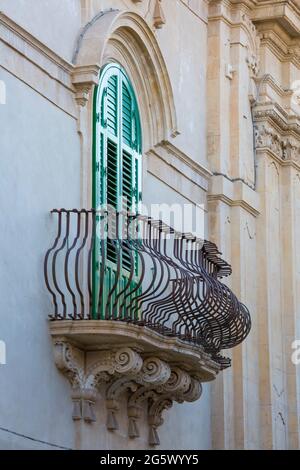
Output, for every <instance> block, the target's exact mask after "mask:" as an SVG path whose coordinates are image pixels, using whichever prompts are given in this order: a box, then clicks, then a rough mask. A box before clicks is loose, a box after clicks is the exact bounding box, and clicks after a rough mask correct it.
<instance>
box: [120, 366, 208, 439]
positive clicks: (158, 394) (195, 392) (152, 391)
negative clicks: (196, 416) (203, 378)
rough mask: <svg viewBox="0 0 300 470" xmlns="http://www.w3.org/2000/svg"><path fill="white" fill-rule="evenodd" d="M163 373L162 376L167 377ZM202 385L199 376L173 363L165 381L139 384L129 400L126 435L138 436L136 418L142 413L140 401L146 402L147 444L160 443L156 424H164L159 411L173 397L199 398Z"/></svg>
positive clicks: (171, 400) (180, 398)
mask: <svg viewBox="0 0 300 470" xmlns="http://www.w3.org/2000/svg"><path fill="white" fill-rule="evenodd" d="M166 377H167V376H166V375H165V376H164V380H165V379H166ZM201 393H202V386H201V383H200V381H199V379H196V378H194V377H191V376H190V375H189V373H188V372H186V371H184V370H182V369H180V368H179V367H173V368H172V370H171V373H170V375H169V377H168V378H167V380H165V382H164V383H160V384H159V382H157V383H156V384H155V383H152V384H150V383H149V382H148V383H147V384H146V385H142V386H140V387H139V388H138V389H137V390H136V392H134V393H133V394H132V395H131V397H130V398H129V400H128V435H129V437H130V438H136V437H139V436H140V433H139V427H138V421H139V419H140V418H141V416H142V411H143V405H144V403H147V402H148V424H149V444H150V445H153V446H154V445H159V436H158V432H157V428H158V427H159V426H161V425H162V424H163V418H162V413H163V411H164V410H167V409H169V408H171V406H172V404H173V401H176V402H178V403H183V402H185V401H187V402H192V401H195V400H197V399H198V398H200V396H201Z"/></svg>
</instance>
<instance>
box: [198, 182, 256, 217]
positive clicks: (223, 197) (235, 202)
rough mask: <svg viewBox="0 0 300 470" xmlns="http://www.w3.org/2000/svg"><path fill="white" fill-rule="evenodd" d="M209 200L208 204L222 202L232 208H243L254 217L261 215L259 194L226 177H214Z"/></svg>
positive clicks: (243, 184)
mask: <svg viewBox="0 0 300 470" xmlns="http://www.w3.org/2000/svg"><path fill="white" fill-rule="evenodd" d="M207 199H208V203H210V202H212V201H220V202H223V203H224V204H226V205H228V206H230V207H241V208H242V209H244V210H245V211H246V212H249V213H250V214H251V215H253V216H254V217H258V215H259V214H260V205H259V197H258V194H257V192H256V191H254V190H253V189H251V188H250V187H249V186H248V185H246V184H245V183H243V182H242V181H231V180H230V179H228V178H226V177H225V176H224V175H215V176H213V178H212V180H211V186H210V192H209V195H208V197H207Z"/></svg>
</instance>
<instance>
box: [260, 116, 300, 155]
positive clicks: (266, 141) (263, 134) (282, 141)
mask: <svg viewBox="0 0 300 470" xmlns="http://www.w3.org/2000/svg"><path fill="white" fill-rule="evenodd" d="M255 147H256V149H262V148H267V149H269V150H271V151H272V152H273V153H274V154H275V155H276V156H277V157H278V158H280V159H282V160H286V161H287V160H289V161H296V162H299V160H300V158H299V157H300V145H299V144H296V142H295V141H294V139H293V138H292V137H281V136H280V134H279V133H278V132H277V131H276V130H275V129H274V128H272V127H271V126H268V125H266V124H257V125H256V126H255Z"/></svg>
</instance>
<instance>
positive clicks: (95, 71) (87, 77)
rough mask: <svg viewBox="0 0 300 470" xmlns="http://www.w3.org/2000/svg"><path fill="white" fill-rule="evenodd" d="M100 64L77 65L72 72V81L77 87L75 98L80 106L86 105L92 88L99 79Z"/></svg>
mask: <svg viewBox="0 0 300 470" xmlns="http://www.w3.org/2000/svg"><path fill="white" fill-rule="evenodd" d="M99 71H100V67H99V65H97V64H95V65H83V66H76V67H75V70H74V72H73V73H72V83H73V86H74V88H75V100H76V102H77V104H78V105H79V106H85V105H86V103H87V102H88V100H89V96H90V93H91V90H92V88H93V86H94V85H97V84H98V81H99Z"/></svg>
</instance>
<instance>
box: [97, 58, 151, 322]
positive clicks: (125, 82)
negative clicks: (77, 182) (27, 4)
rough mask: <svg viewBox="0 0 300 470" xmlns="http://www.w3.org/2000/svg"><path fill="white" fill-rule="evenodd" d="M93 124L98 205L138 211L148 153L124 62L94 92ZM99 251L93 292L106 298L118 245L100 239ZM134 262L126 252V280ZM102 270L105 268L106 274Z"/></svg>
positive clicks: (107, 70)
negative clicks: (143, 162) (143, 163)
mask: <svg viewBox="0 0 300 470" xmlns="http://www.w3.org/2000/svg"><path fill="white" fill-rule="evenodd" d="M93 127H94V135H93V207H94V209H99V208H100V207H101V208H103V207H110V208H113V209H114V210H116V211H117V212H120V211H124V210H126V211H130V212H138V205H139V201H140V200H141V153H142V136H141V125H140V116H139V110H138V106H137V101H136V98H135V94H134V91H133V88H132V85H131V83H130V81H129V79H128V77H127V75H126V73H125V71H124V70H123V68H122V67H120V66H119V65H118V64H109V65H107V66H106V67H104V69H103V70H102V73H101V77H100V82H99V85H98V87H97V88H96V90H95V95H94V125H93ZM101 250H102V251H101ZM94 251H95V253H94V269H93V271H94V276H93V278H94V281H93V283H94V286H93V292H94V293H95V296H96V297H98V298H99V297H102V298H103V299H104V300H105V297H106V295H109V294H105V292H107V293H108V292H109V290H110V288H111V286H112V285H113V283H114V276H115V270H116V263H117V260H118V252H117V247H116V245H115V244H114V243H112V242H111V241H110V240H109V238H108V239H107V240H106V242H105V243H102V248H101V243H100V242H99V241H96V244H95V250H94ZM118 261H120V260H118ZM103 263H105V266H103ZM130 263H131V260H130V258H129V255H127V256H126V253H124V252H123V253H122V259H121V261H120V264H121V269H122V271H123V275H124V282H126V275H127V274H126V271H127V272H129V271H130ZM101 269H103V270H105V273H103V272H102V276H101ZM102 284H104V285H103V286H102ZM101 289H103V293H102V292H101ZM99 290H100V296H99ZM104 291H105V292H104ZM93 310H94V311H95V310H96V311H97V314H98V315H99V314H100V315H105V312H101V306H99V307H96V305H94V308H93ZM99 312H100V313H99Z"/></svg>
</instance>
